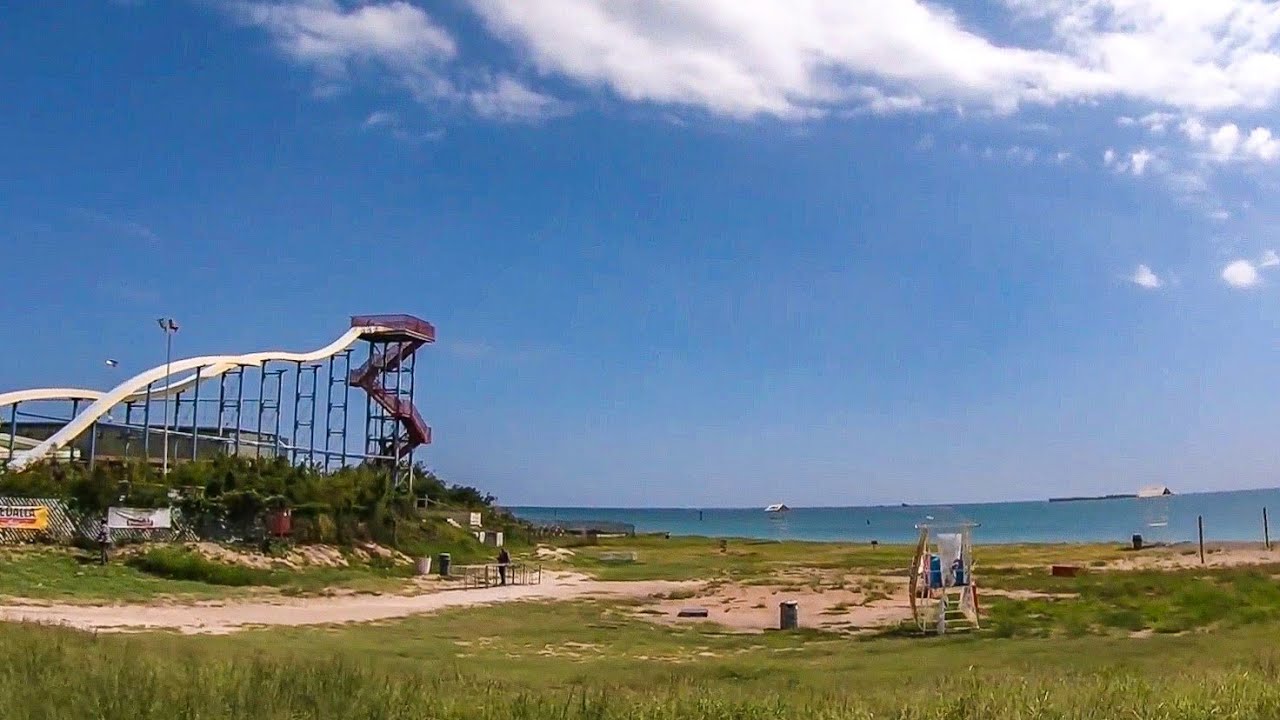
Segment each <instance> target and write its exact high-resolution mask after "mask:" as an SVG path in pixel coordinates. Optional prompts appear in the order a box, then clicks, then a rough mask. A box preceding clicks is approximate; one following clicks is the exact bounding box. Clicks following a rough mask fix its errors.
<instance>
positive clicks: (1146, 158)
mask: <svg viewBox="0 0 1280 720" xmlns="http://www.w3.org/2000/svg"><path fill="white" fill-rule="evenodd" d="M1153 157H1155V156H1154V155H1152V154H1151V151H1150V150H1147V149H1146V148H1141V149H1140V150H1138V151H1136V152H1134V153H1132V154H1130V155H1129V169H1130V171H1132V172H1133V174H1134V175H1138V176H1141V175H1142V174H1143V173H1145V172H1146V171H1147V165H1148V164H1149V163H1150V162H1151V158H1153Z"/></svg>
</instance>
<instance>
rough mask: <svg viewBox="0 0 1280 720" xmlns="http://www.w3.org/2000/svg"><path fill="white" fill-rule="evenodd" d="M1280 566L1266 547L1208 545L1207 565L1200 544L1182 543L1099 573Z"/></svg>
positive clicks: (1135, 555) (1137, 554)
mask: <svg viewBox="0 0 1280 720" xmlns="http://www.w3.org/2000/svg"><path fill="white" fill-rule="evenodd" d="M1277 563H1280V551H1278V550H1267V549H1266V548H1264V547H1262V543H1211V544H1209V543H1207V544H1206V545H1205V556H1204V564H1203V565H1202V564H1201V563H1200V549H1199V546H1198V545H1197V544H1196V543H1178V544H1176V545H1168V546H1165V547H1158V548H1151V549H1148V550H1138V551H1134V552H1130V553H1128V557H1125V558H1122V559H1120V560H1116V561H1113V562H1109V563H1107V564H1106V565H1104V566H1102V567H1100V568H1097V569H1099V570H1122V571H1123V570H1183V569H1190V568H1203V567H1212V568H1228V567H1249V566H1253V565H1275V564H1277Z"/></svg>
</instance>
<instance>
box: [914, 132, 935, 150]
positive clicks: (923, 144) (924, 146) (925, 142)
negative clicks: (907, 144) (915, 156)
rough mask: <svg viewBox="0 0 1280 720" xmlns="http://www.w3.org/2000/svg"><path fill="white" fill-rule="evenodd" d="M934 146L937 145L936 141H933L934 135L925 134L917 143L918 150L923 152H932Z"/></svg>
mask: <svg viewBox="0 0 1280 720" xmlns="http://www.w3.org/2000/svg"><path fill="white" fill-rule="evenodd" d="M934 144H935V141H934V139H933V134H932V133H925V134H924V135H921V136H920V139H919V140H917V141H916V149H917V150H920V151H922V152H923V151H925V150H931V149H933V146H934Z"/></svg>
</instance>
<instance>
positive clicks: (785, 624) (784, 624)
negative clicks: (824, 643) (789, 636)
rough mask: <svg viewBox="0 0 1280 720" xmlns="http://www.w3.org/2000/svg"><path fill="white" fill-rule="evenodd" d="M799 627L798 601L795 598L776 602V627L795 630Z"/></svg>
mask: <svg viewBox="0 0 1280 720" xmlns="http://www.w3.org/2000/svg"><path fill="white" fill-rule="evenodd" d="M798 627H800V603H798V602H796V601H795V600H784V601H782V602H781V603H778V628H779V629H781V630H795V629H796V628H798Z"/></svg>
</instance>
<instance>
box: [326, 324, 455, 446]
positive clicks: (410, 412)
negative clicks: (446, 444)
mask: <svg viewBox="0 0 1280 720" xmlns="http://www.w3.org/2000/svg"><path fill="white" fill-rule="evenodd" d="M351 327H355V328H367V329H368V332H367V333H365V334H362V335H361V338H362V339H364V340H368V341H369V342H370V343H372V344H373V346H372V347H371V349H370V352H369V360H368V361H366V362H365V364H364V365H361V366H360V367H358V368H356V369H355V370H352V371H351V374H350V376H349V377H348V379H347V380H348V383H349V384H350V385H352V386H354V387H358V388H360V389H362V390H364V391H365V392H366V393H368V394H369V397H370V399H372V400H373V401H374V402H375V403H377V404H378V405H379V406H380V407H382V408H383V409H384V410H385V411H386V412H387V414H388V415H389V416H391V417H393V418H395V420H396V421H397V425H398V426H399V427H400V428H401V429H402V431H403V433H397V437H395V438H385V439H384V447H382V448H381V452H382V453H383V454H385V455H388V456H394V457H396V458H407V457H409V454H410V453H412V452H413V450H414V449H415V448H417V447H419V446H421V445H429V444H430V443H431V426H429V425H427V423H426V421H424V420H423V419H422V415H421V414H420V413H419V412H418V409H417V408H416V407H414V404H413V399H412V384H410V387H409V395H407V396H406V395H405V394H404V388H403V387H400V384H399V383H397V384H396V386H394V387H388V386H387V383H386V378H387V376H388V374H391V373H396V372H399V371H400V369H401V367H402V366H403V365H404V364H405V363H406V361H409V360H410V358H412V357H413V354H414V353H415V352H417V350H418V348H420V347H422V346H423V345H426V344H429V343H434V342H435V340H436V329H435V328H434V327H433V326H432V325H431V323H429V322H427V321H425V320H421V319H419V318H416V317H413V316H412V315H358V316H355V317H352V318H351ZM379 346H380V347H381V349H379Z"/></svg>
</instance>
